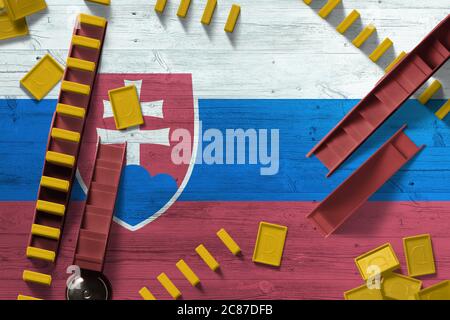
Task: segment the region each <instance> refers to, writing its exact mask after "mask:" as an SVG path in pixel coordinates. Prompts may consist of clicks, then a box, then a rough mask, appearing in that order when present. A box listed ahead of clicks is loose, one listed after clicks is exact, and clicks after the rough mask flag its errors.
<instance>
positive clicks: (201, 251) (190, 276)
mask: <svg viewBox="0 0 450 320" xmlns="http://www.w3.org/2000/svg"><path fill="white" fill-rule="evenodd" d="M217 236H218V237H219V239H220V240H222V242H223V244H224V245H225V246H226V247H227V248H228V250H230V252H231V253H232V254H234V255H238V254H240V252H241V248H240V247H239V246H238V244H237V243H236V242H235V241H234V240H233V238H232V237H231V236H230V235H229V234H228V232H227V231H226V230H225V229H223V228H222V229H220V230H219V231H218V232H217ZM195 252H197V254H198V255H199V256H200V258H201V259H202V260H203V262H205V264H206V265H207V266H208V267H209V268H210V269H211V270H212V271H214V272H215V271H217V270H218V269H219V267H220V265H219V262H217V260H216V259H215V258H214V256H213V255H212V254H211V253H210V252H209V251H208V249H206V247H205V246H204V245H203V244H200V245H199V246H198V247H197V248H195ZM176 267H177V269H178V270H179V271H180V272H181V273H182V274H183V276H184V277H185V278H186V280H187V281H188V282H189V283H190V284H191V285H192V286H193V287H195V286H197V285H198V284H199V283H200V278H199V277H198V276H197V274H196V273H195V272H194V271H193V270H192V269H191V267H189V265H188V264H187V263H186V261H184V260H183V259H181V260H179V261H178V262H177V263H176ZM157 279H158V281H159V283H161V285H162V286H163V287H164V289H166V291H167V292H168V293H169V294H170V296H171V297H172V298H173V299H178V298H179V297H181V291H180V290H179V289H178V288H177V287H176V286H175V284H174V283H173V282H172V280H170V278H169V277H168V276H167V275H166V274H165V273H164V272H163V273H161V274H160V275H159V276H158V277H157ZM139 294H140V295H141V297H142V298H143V299H144V300H156V298H155V296H154V295H153V294H152V293H151V292H150V290H148V289H147V288H146V287H143V288H141V290H139Z"/></svg>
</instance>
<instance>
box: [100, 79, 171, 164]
mask: <svg viewBox="0 0 450 320" xmlns="http://www.w3.org/2000/svg"><path fill="white" fill-rule="evenodd" d="M124 82H125V85H126V86H128V85H133V84H134V85H135V86H136V89H137V91H138V96H139V101H140V100H141V89H142V80H138V81H129V80H125V81H124ZM163 104H164V100H158V101H151V102H142V101H141V109H142V115H143V116H144V117H155V118H160V119H163V118H164V114H163ZM103 107H104V108H103V109H104V111H103V119H106V118H112V117H113V116H114V115H113V111H112V108H111V103H110V102H109V101H108V100H103ZM169 132H170V128H163V129H158V130H140V128H139V126H135V127H130V128H127V129H125V130H108V129H102V128H97V134H98V135H99V136H100V139H101V141H102V143H105V144H112V143H124V142H127V165H130V164H136V165H139V164H140V163H141V144H158V145H163V146H167V147H169V146H170V141H169Z"/></svg>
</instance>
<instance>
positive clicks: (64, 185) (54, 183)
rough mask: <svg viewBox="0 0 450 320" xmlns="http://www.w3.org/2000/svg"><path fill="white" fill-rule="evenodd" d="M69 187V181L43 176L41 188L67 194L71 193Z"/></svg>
mask: <svg viewBox="0 0 450 320" xmlns="http://www.w3.org/2000/svg"><path fill="white" fill-rule="evenodd" d="M69 186H70V183H69V181H67V180H63V179H58V178H53V177H47V176H42V178H41V187H46V188H49V189H53V190H58V191H62V192H67V191H69Z"/></svg>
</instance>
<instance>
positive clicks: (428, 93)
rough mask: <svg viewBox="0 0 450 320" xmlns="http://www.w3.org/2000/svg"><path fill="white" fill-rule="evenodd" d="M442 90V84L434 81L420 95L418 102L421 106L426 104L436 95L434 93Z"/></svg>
mask: <svg viewBox="0 0 450 320" xmlns="http://www.w3.org/2000/svg"><path fill="white" fill-rule="evenodd" d="M440 88H442V84H441V83H440V81H439V80H434V81H433V82H432V83H431V84H430V85H429V86H428V88H426V89H425V91H424V92H422V94H421V95H420V97H419V99H418V100H419V102H420V103H421V104H426V103H427V102H428V101H429V100H430V99H431V97H432V96H434V95H435V94H436V92H438V90H439V89H440Z"/></svg>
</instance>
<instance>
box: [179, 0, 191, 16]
mask: <svg viewBox="0 0 450 320" xmlns="http://www.w3.org/2000/svg"><path fill="white" fill-rule="evenodd" d="M190 4H191V0H181V1H180V6H179V7H178V11H177V16H179V17H180V18H185V17H186V15H187V13H188V10H189V6H190Z"/></svg>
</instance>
